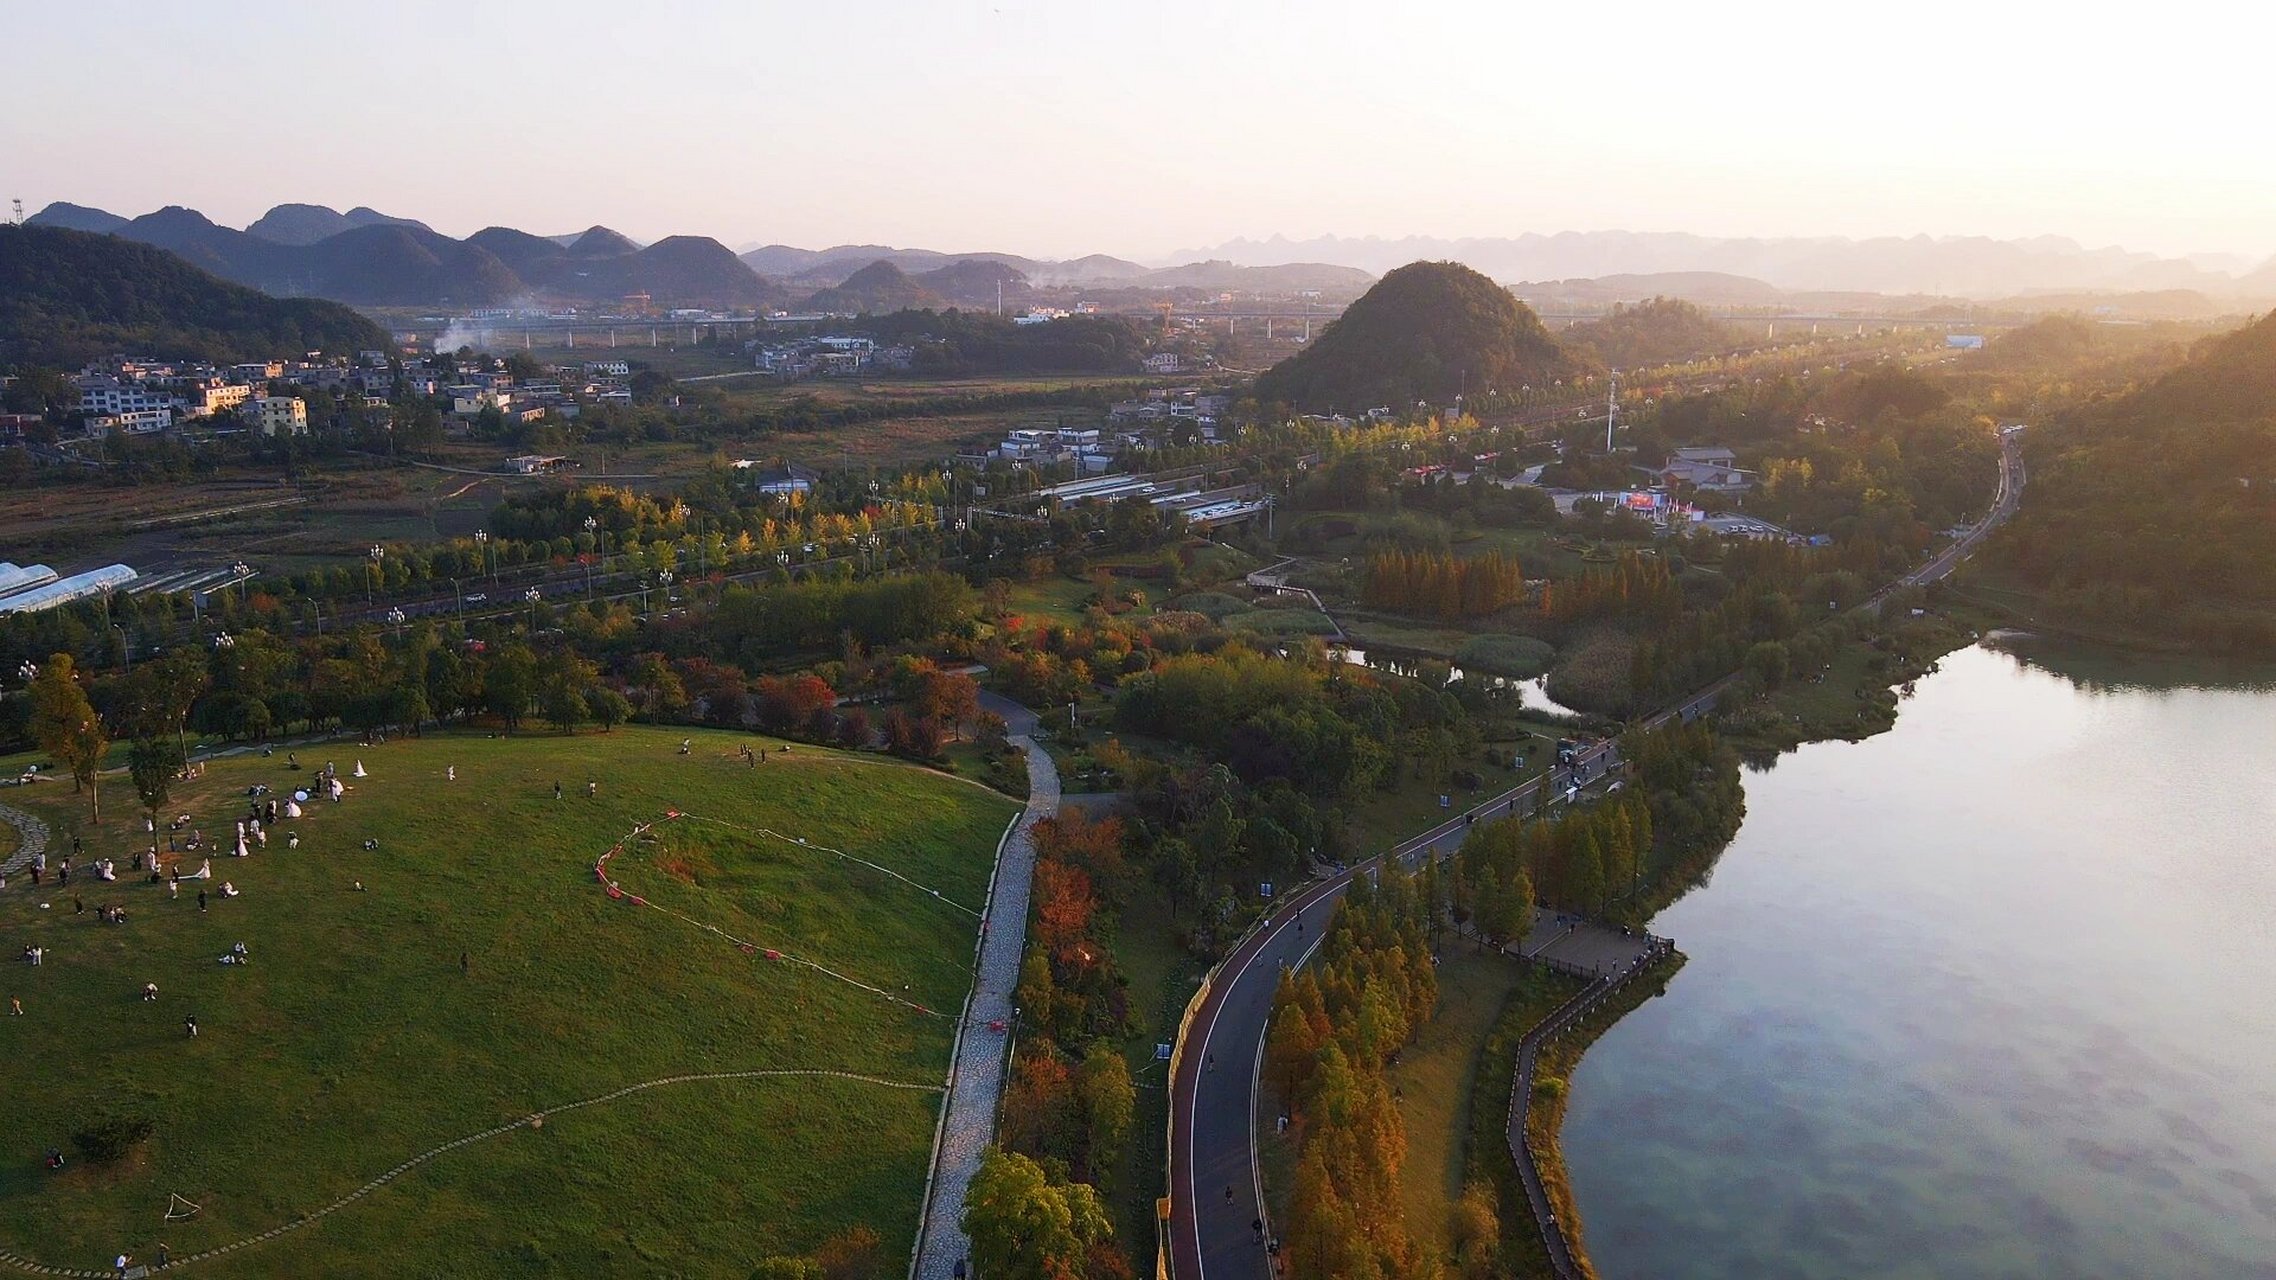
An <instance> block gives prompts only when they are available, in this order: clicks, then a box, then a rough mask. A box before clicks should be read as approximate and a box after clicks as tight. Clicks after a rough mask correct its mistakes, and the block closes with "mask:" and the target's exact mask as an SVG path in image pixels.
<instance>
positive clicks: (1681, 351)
mask: <svg viewBox="0 0 2276 1280" xmlns="http://www.w3.org/2000/svg"><path fill="white" fill-rule="evenodd" d="M1560 336H1561V337H1562V338H1563V339H1564V341H1565V344H1566V345H1567V346H1569V347H1572V348H1574V349H1576V350H1577V351H1580V352H1582V353H1585V354H1586V355H1587V356H1589V357H1591V358H1593V360H1594V361H1595V362H1596V363H1598V364H1601V365H1605V366H1607V367H1609V368H1614V369H1637V368H1642V367H1644V366H1647V365H1658V364H1672V363H1676V362H1679V361H1684V360H1696V359H1698V358H1699V357H1701V356H1710V355H1721V354H1722V353H1724V352H1726V351H1729V350H1731V349H1733V348H1734V347H1737V346H1738V345H1739V344H1740V335H1739V332H1738V330H1737V329H1735V328H1733V327H1732V326H1730V325H1727V324H1725V323H1723V322H1722V321H1720V320H1717V319H1714V318H1713V317H1711V316H1709V315H1708V314H1707V313H1705V312H1703V311H1701V310H1700V309H1699V308H1697V307H1695V306H1693V305H1691V304H1690V303H1688V302H1685V301H1683V300H1682V299H1680V298H1653V299H1652V300H1650V301H1649V302H1640V303H1637V304H1636V305H1635V306H1627V305H1615V306H1614V307H1613V308H1612V314H1610V315H1608V316H1606V317H1604V318H1603V319H1601V320H1588V321H1583V322H1582V323H1580V324H1576V325H1574V326H1573V327H1572V328H1570V329H1567V330H1565V332H1564V333H1563V334H1562V335H1560Z"/></svg>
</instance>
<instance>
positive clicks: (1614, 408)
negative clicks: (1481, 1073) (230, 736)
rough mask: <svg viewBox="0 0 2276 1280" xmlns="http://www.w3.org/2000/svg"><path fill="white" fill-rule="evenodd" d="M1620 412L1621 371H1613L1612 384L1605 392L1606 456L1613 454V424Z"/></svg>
mask: <svg viewBox="0 0 2276 1280" xmlns="http://www.w3.org/2000/svg"><path fill="white" fill-rule="evenodd" d="M1619 413H1620V371H1619V370H1617V369H1615V370H1613V371H1612V386H1611V388H1610V389H1609V390H1607V391H1606V392H1605V393H1604V456H1605V457H1608V458H1609V457H1611V456H1612V424H1613V419H1614V418H1615V417H1617V416H1618V415H1619Z"/></svg>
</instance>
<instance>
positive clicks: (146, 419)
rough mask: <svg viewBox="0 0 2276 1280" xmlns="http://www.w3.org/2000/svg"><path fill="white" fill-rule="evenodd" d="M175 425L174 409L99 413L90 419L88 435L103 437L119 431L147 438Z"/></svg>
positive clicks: (88, 421) (88, 420)
mask: <svg viewBox="0 0 2276 1280" xmlns="http://www.w3.org/2000/svg"><path fill="white" fill-rule="evenodd" d="M173 425H174V411H173V410H172V409H129V410H127V411H126V412H124V413H99V414H95V415H93V416H91V417H89V418H88V419H87V434H88V435H90V436H102V435H107V434H109V433H110V432H111V431H113V430H118V431H123V432H125V433H126V434H128V435H130V436H145V435H150V434H153V433H155V432H159V431H164V430H166V429H167V428H168V427H171V426H173Z"/></svg>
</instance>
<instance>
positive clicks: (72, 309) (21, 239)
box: [0, 226, 387, 366]
mask: <svg viewBox="0 0 2276 1280" xmlns="http://www.w3.org/2000/svg"><path fill="white" fill-rule="evenodd" d="M386 346H387V331H386V330H384V329H382V328H380V327H379V326H378V325H376V324H374V323H372V322H371V321H370V320H367V319H365V318H364V317H363V316H360V315H358V314H356V313H355V312H354V311H351V310H349V309H348V308H346V307H344V306H341V305H340V304H339V303H336V302H323V301H319V300H316V299H313V298H272V297H269V296H268V295H266V294H263V293H261V292H259V291H258V290H254V289H248V288H245V287H244V286H242V285H235V284H231V283H229V282H228V281H226V280H221V279H218V278H216V277H214V276H211V275H208V274H207V273H205V272H203V271H200V270H198V269H197V268H196V267H193V266H191V265H190V264H189V263H187V262H184V261H182V260H181V259H180V258H178V257H175V256H174V255H173V254H171V253H168V252H166V251H164V250H162V249H154V248H151V247H150V246H148V245H141V244H135V243H134V242H132V241H129V240H122V239H120V238H118V237H116V236H108V235H95V234H92V233H90V232H85V231H67V230H64V229H62V228H60V227H12V226H0V361H6V362H16V363H25V364H46V365H62V366H72V365H77V364H80V363H82V362H84V361H86V360H89V359H92V358H95V357H97V356H101V355H104V354H107V353H110V352H117V351H138V352H147V353H151V354H164V355H167V356H190V357H203V358H206V359H213V360H230V359H251V358H254V357H267V356H272V355H276V354H278V353H279V352H300V351H314V350H324V351H331V352H345V353H349V354H353V353H354V352H356V351H359V350H368V349H383V348H385V347H386Z"/></svg>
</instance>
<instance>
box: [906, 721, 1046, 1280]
mask: <svg viewBox="0 0 2276 1280" xmlns="http://www.w3.org/2000/svg"><path fill="white" fill-rule="evenodd" d="M981 705H982V706H984V707H985V708H986V709H987V710H989V711H992V712H994V713H996V714H997V715H1000V716H1002V717H1003V718H1004V725H1005V727H1006V729H1007V730H1008V731H1009V736H1010V741H1011V744H1012V745H1013V746H1015V747H1018V748H1019V749H1020V750H1021V751H1022V752H1024V753H1025V754H1026V756H1027V788H1028V791H1027V809H1026V811H1025V812H1023V813H1021V814H1020V816H1019V820H1018V821H1017V822H1016V823H1014V824H1013V826H1012V830H1011V833H1010V834H1009V835H1008V836H1007V837H1005V839H1004V844H1003V850H1002V852H1001V853H1000V854H999V855H998V856H997V859H996V874H995V878H994V880H993V882H992V883H991V884H990V885H989V888H988V905H987V908H986V909H985V910H984V911H983V912H982V915H981V919H982V925H981V935H980V957H979V965H978V968H977V971H976V972H975V974H974V977H973V981H972V993H971V995H970V996H969V997H967V998H966V1000H965V1005H964V1018H963V1022H962V1023H961V1025H960V1026H959V1028H958V1030H957V1035H956V1050H955V1053H954V1055H953V1060H952V1062H951V1064H950V1067H949V1076H948V1101H947V1102H946V1103H945V1104H943V1111H942V1118H941V1125H940V1134H939V1136H938V1137H937V1138H936V1139H935V1140H934V1146H933V1172H932V1178H931V1180H930V1182H929V1184H928V1187H927V1192H926V1196H925V1209H924V1218H923V1220H922V1222H921V1223H920V1224H919V1226H918V1228H917V1249H916V1253H915V1255H914V1256H913V1257H912V1258H911V1260H910V1265H909V1274H910V1275H911V1276H914V1277H917V1280H954V1277H955V1276H956V1274H957V1270H956V1268H957V1264H958V1263H959V1262H961V1261H963V1260H964V1258H965V1255H966V1254H967V1253H969V1252H970V1251H971V1247H972V1242H971V1239H970V1238H969V1237H968V1236H966V1235H965V1234H964V1192H965V1188H967V1187H969V1186H970V1185H971V1183H972V1175H973V1174H975V1173H977V1172H979V1169H980V1157H981V1156H983V1155H985V1154H986V1153H987V1150H988V1144H989V1143H990V1142H991V1141H993V1140H994V1138H995V1134H996V1106H997V1103H998V1101H999V1100H1000V1099H1001V1098H1002V1096H1003V1090H1004V1069H1005V1066H1006V1062H1005V1058H1006V1056H1007V1052H1006V1051H1007V1049H1008V1048H1009V1046H1008V1044H1007V1037H1008V1034H1009V1033H1008V1032H1004V1031H998V1030H995V1029H994V1028H995V1026H996V1025H999V1024H1000V1025H1004V1026H1007V1027H1008V1026H1009V1025H1010V1022H1011V1017H1012V993H1013V992H1014V990H1015V989H1016V988H1017V987H1018V986H1019V963H1020V955H1021V953H1022V952H1023V951H1024V950H1025V949H1026V942H1027V901H1028V889H1029V882H1030V881H1031V880H1032V879H1033V877H1034V874H1035V835H1034V833H1035V824H1036V823H1038V822H1041V821H1043V820H1044V819H1045V818H1048V817H1051V816H1053V815H1055V814H1057V813H1058V812H1059V770H1058V768H1057V766H1055V765H1053V764H1052V763H1051V755H1050V753H1049V752H1047V751H1045V750H1043V748H1041V747H1039V746H1037V745H1036V744H1035V739H1034V737H1033V734H1034V733H1035V729H1036V717H1035V713H1034V712H1032V711H1029V710H1028V709H1027V708H1025V707H1022V706H1020V705H1018V704H1017V703H1014V702H1010V701H1008V700H1006V699H1003V698H999V697H997V696H995V695H994V694H983V695H981Z"/></svg>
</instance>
